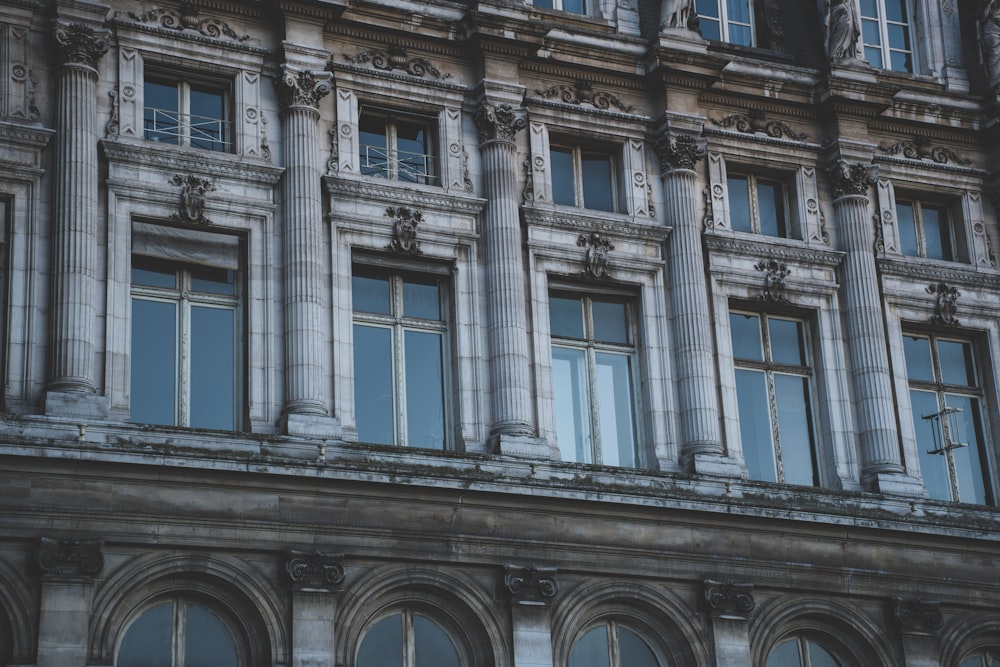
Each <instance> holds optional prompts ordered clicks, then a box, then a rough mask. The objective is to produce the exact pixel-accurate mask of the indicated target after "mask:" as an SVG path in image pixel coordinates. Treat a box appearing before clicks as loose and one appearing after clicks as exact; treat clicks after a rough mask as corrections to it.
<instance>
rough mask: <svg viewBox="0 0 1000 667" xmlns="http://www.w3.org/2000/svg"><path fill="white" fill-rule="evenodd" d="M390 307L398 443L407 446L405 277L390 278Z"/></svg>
mask: <svg viewBox="0 0 1000 667" xmlns="http://www.w3.org/2000/svg"><path fill="white" fill-rule="evenodd" d="M389 285H390V290H389V295H390V300H391V302H390V308H391V310H392V315H393V320H394V321H393V324H392V336H391V340H392V342H391V345H392V357H393V358H392V363H391V367H392V370H393V376H394V377H393V384H394V385H395V386H394V393H395V402H396V410H395V415H394V418H395V420H396V428H395V433H396V444H397V445H401V446H406V445H407V444H408V438H407V433H406V350H405V348H406V328H405V327H404V326H403V279H402V278H401V277H399V276H393V277H392V279H391V280H390V283H389Z"/></svg>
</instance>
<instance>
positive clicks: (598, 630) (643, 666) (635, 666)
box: [569, 621, 660, 667]
mask: <svg viewBox="0 0 1000 667" xmlns="http://www.w3.org/2000/svg"><path fill="white" fill-rule="evenodd" d="M569 667H660V660H659V659H658V658H657V657H656V654H655V653H654V652H653V650H652V649H651V648H650V647H649V644H647V643H646V640H645V639H643V638H642V637H641V636H640V635H639V634H638V633H636V632H635V631H633V630H631V629H630V628H628V627H626V626H624V625H622V624H620V623H618V622H617V621H608V622H606V623H602V624H601V625H598V626H596V627H593V628H590V629H589V630H587V631H586V632H584V633H583V635H582V636H581V637H580V638H579V639H577V640H576V642H575V643H574V644H573V649H572V650H571V651H570V654H569Z"/></svg>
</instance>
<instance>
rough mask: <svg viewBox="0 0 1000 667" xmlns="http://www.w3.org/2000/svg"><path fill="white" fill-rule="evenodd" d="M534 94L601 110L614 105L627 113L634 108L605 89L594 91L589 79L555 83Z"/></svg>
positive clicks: (537, 90)
mask: <svg viewBox="0 0 1000 667" xmlns="http://www.w3.org/2000/svg"><path fill="white" fill-rule="evenodd" d="M535 95H538V96H539V97H540V98H542V99H546V100H551V99H552V98H553V97H556V98H558V101H560V102H562V103H564V104H574V105H578V106H583V107H593V108H595V109H601V110H609V109H610V108H611V107H615V108H616V109H618V110H619V111H622V112H624V113H627V114H631V113H632V112H633V111H634V110H635V107H634V106H632V105H631V104H625V103H624V102H622V101H621V100H620V99H619V98H618V96H617V95H615V94H614V93H609V92H608V91H605V90H601V91H595V90H594V86H593V85H592V84H591V83H590V82H589V81H582V80H577V81H575V82H574V83H572V84H569V83H560V84H556V85H554V86H551V87H549V88H547V89H545V90H542V89H536V90H535Z"/></svg>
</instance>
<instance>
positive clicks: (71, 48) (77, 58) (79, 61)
mask: <svg viewBox="0 0 1000 667" xmlns="http://www.w3.org/2000/svg"><path fill="white" fill-rule="evenodd" d="M52 34H53V37H54V38H55V42H56V47H57V49H58V50H59V54H60V56H62V62H63V63H65V64H67V65H70V64H73V65H86V66H87V67H91V68H94V69H96V68H97V61H98V60H100V59H101V56H103V55H104V54H105V53H107V52H108V48H109V46H110V44H109V42H108V40H109V39H110V38H111V33H110V31H108V30H104V29H103V28H102V29H95V28H92V27H90V26H87V25H83V24H82V23H64V22H62V21H56V22H55V27H54V29H53V33H52Z"/></svg>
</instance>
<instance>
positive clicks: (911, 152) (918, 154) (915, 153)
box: [878, 136, 972, 166]
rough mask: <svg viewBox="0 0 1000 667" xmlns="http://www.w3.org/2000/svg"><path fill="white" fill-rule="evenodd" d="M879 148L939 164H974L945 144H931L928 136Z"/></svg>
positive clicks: (883, 150) (912, 158)
mask: <svg viewBox="0 0 1000 667" xmlns="http://www.w3.org/2000/svg"><path fill="white" fill-rule="evenodd" d="M878 149H879V150H880V151H882V152H883V153H886V154H887V155H900V154H902V156H903V157H905V158H909V159H911V160H933V161H934V162H937V163H938V164H948V163H949V162H954V163H955V164H960V165H963V166H965V165H969V164H972V160H969V159H966V158H963V157H960V156H959V155H958V154H957V153H956V152H955V151H953V150H951V149H950V148H945V147H944V146H931V140H930V139H928V138H927V137H921V136H917V137H914V138H913V139H912V140H906V141H900V142H898V143H895V144H893V145H891V146H879V147H878Z"/></svg>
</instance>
